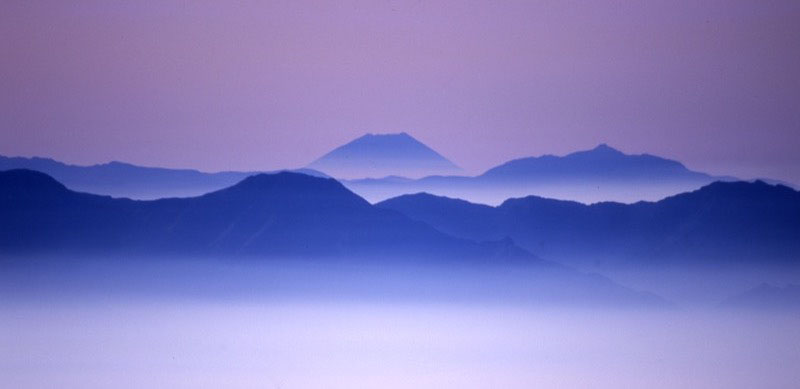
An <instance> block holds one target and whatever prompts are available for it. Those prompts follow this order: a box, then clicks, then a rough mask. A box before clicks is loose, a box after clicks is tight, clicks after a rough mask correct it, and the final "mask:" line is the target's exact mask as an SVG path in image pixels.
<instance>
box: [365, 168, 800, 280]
mask: <svg viewBox="0 0 800 389" xmlns="http://www.w3.org/2000/svg"><path fill="white" fill-rule="evenodd" d="M377 205H378V206H379V207H382V208H387V209H393V210H397V211H400V212H403V213H405V214H406V215H408V216H409V217H412V218H415V219H417V220H421V221H425V222H426V223H429V224H431V225H433V226H434V227H436V228H438V229H440V230H442V231H444V232H447V233H449V234H453V235H456V236H461V237H465V238H469V239H500V238H502V237H506V236H508V237H511V238H512V239H514V241H515V242H517V243H519V244H520V245H521V246H523V247H525V248H527V249H529V250H531V251H532V252H534V253H537V254H539V255H542V256H545V257H547V258H553V259H555V260H559V261H565V262H567V263H573V264H576V263H579V262H581V261H597V262H602V263H604V264H605V265H607V266H615V265H622V264H646V265H647V264H650V265H653V264H664V263H674V262H698V261H701V262H704V263H715V262H725V263H731V262H748V261H749V262H757V261H761V262H765V263H766V262H769V263H791V262H797V261H798V260H800V258H798V253H800V192H797V191H794V190H793V189H791V188H788V187H785V186H782V185H769V184H766V183H764V182H761V181H757V182H754V183H748V182H716V183H713V184H710V185H707V186H704V187H703V188H701V189H699V190H696V191H693V192H689V193H683V194H680V195H676V196H672V197H669V198H666V199H664V200H661V201H658V202H639V203H635V204H620V203H598V204H593V205H585V204H581V203H577V202H570V201H561V200H552V199H545V198H541V197H536V196H529V197H525V198H519V199H509V200H507V201H505V202H504V203H503V204H502V205H500V206H498V207H487V206H483V205H479V204H472V203H468V202H464V201H460V200H454V199H449V198H443V197H437V196H432V195H427V194H418V195H412V196H401V197H398V198H394V199H390V200H387V201H384V202H382V203H379V204H377Z"/></svg>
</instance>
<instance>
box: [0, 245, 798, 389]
mask: <svg viewBox="0 0 800 389" xmlns="http://www.w3.org/2000/svg"><path fill="white" fill-rule="evenodd" d="M0 263H2V272H0V296H2V298H0V387H3V388H5V387H9V388H22V389H25V388H51V387H58V388H81V389H83V388H89V389H91V388H108V387H114V388H142V387H146V388H204V387H207V388H218V387H225V388H281V389H286V388H301V389H306V388H308V389H317V388H332V389H337V388H347V389H357V388H365V389H366V388H369V389H371V388H390V389H391V388H421V389H425V388H435V389H449V388H454V389H456V388H457V389H471V388H475V389H478V388H504V389H506V388H507V389H516V388H520V389H522V388H526V389H527V388H532V387H535V388H694V387H702V388H725V389H730V388H753V387H758V388H785V387H791V386H793V385H794V383H796V382H800V370H798V369H796V366H800V333H798V331H797V328H800V312H797V311H788V310H785V311H777V310H772V311H756V310H747V309H729V310H723V309H711V308H707V309H702V310H701V309H692V310H685V309H681V308H680V307H678V308H677V309H676V307H673V306H663V305H659V304H657V302H658V301H654V300H651V299H647V298H645V299H644V300H639V299H638V295H637V294H636V293H632V292H631V291H630V290H627V289H624V288H621V287H618V286H614V285H613V284H609V283H610V281H608V280H604V279H601V278H596V277H593V276H589V277H588V279H587V278H584V277H583V276H580V277H577V278H575V277H574V276H569V277H562V274H561V273H559V272H557V271H556V272H553V273H548V272H547V271H545V272H544V273H542V271H543V268H540V267H530V268H525V267H503V266H458V265H457V264H455V263H448V264H446V265H442V264H440V265H435V266H434V265H428V264H420V263H410V264H404V265H398V264H389V263H380V262H374V261H373V262H372V263H370V264H367V263H365V262H363V261H348V262H340V263H323V262H315V261H307V262H302V261H299V262H298V261H265V262H249V261H246V260H241V259H240V260H236V261H223V260H185V259H184V260H179V259H173V260H169V259H160V260H156V259H153V258H150V259H147V258H99V259H95V260H86V259H81V258H46V259H41V258H40V259H34V258H14V259H8V258H7V259H6V260H4V261H2V262H0ZM544 269H545V270H546V269H547V268H544ZM537 274H538V275H537ZM570 274H571V273H570ZM565 283H566V284H565ZM566 286H569V288H567V289H564V290H561V292H555V291H556V290H558V287H566ZM582 286H585V287H586V288H585V289H582ZM590 293H605V295H604V296H602V297H601V296H597V297H598V298H596V299H592V298H590V297H593V296H589V294H590ZM654 302H655V303H656V304H651V303H654Z"/></svg>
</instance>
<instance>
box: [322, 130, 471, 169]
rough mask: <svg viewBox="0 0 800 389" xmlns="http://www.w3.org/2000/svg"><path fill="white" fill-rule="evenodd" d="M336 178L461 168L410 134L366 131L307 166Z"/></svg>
mask: <svg viewBox="0 0 800 389" xmlns="http://www.w3.org/2000/svg"><path fill="white" fill-rule="evenodd" d="M308 167H309V168H311V169H316V170H320V171H322V172H325V173H327V174H329V175H331V176H333V177H336V178H340V179H341V178H365V177H372V178H380V177H386V176H405V177H422V176H428V175H433V174H456V173H459V172H460V170H461V169H460V168H459V167H458V166H456V165H455V164H453V163H452V162H450V161H449V160H447V159H446V158H444V157H443V156H441V155H440V154H439V153H437V152H436V151H434V150H432V149H431V148H430V147H428V146H426V145H424V144H423V143H422V142H420V141H418V140H416V139H414V138H413V137H412V136H411V135H408V134H406V133H405V132H401V133H398V134H366V135H364V136H362V137H360V138H357V139H355V140H353V141H351V142H349V143H347V144H345V145H342V146H339V147H337V148H336V149H334V150H333V151H331V152H329V153H327V154H325V155H323V156H322V157H320V158H319V159H317V160H316V161H314V162H312V163H311V164H309V165H308Z"/></svg>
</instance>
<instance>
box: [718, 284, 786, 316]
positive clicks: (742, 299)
mask: <svg viewBox="0 0 800 389" xmlns="http://www.w3.org/2000/svg"><path fill="white" fill-rule="evenodd" d="M720 306H721V307H723V308H746V309H760V310H764V309H767V310H791V311H799V310H800V285H794V284H789V285H786V286H784V287H779V286H774V285H770V284H767V283H762V284H761V285H759V286H756V287H755V288H752V289H749V290H747V291H745V292H743V293H741V294H738V295H735V296H731V297H730V298H728V299H726V300H725V301H723V302H722V303H721V304H720Z"/></svg>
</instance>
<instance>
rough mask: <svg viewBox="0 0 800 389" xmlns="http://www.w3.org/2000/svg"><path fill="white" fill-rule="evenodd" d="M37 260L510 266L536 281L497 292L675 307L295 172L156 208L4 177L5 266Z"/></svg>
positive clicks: (38, 178) (0, 210) (19, 174)
mask: <svg viewBox="0 0 800 389" xmlns="http://www.w3.org/2000/svg"><path fill="white" fill-rule="evenodd" d="M31 255H48V256H53V255H55V256H67V257H69V256H77V257H78V258H84V257H86V258H95V257H97V256H99V257H100V258H109V257H111V258H134V257H144V258H160V257H164V256H168V257H170V258H191V259H196V258H201V257H218V258H231V257H239V258H253V259H256V258H270V259H274V260H278V261H280V260H294V259H311V260H321V259H335V260H334V261H332V262H328V263H337V262H341V261H345V262H361V263H365V261H366V263H368V264H370V266H375V265H380V266H381V268H383V267H384V266H388V267H387V269H391V268H393V266H395V265H397V264H410V263H416V264H420V265H425V266H438V267H441V268H442V269H446V271H447V272H457V271H459V270H460V269H464V268H475V266H477V269H481V268H484V267H486V268H487V269H488V268H507V267H509V266H510V267H512V268H518V269H520V271H524V272H526V273H525V274H530V276H529V277H526V279H525V280H519V282H517V283H515V284H514V285H512V286H503V285H504V283H502V282H499V283H498V285H499V287H500V289H497V290H494V289H493V290H491V291H487V292H491V293H492V294H494V295H498V296H503V295H505V294H507V293H508V294H513V295H515V296H518V297H519V296H523V297H524V298H525V299H531V298H534V299H538V301H541V302H553V301H571V302H602V303H611V304H619V303H623V304H637V305H638V304H645V305H652V304H656V305H663V301H662V300H660V299H659V298H656V297H654V296H652V295H647V294H641V293H637V292H634V291H631V290H629V289H627V288H624V287H621V286H620V285H617V284H615V283H613V282H611V281H610V280H608V279H606V278H603V277H600V276H596V275H586V274H583V273H580V272H577V271H575V270H572V269H570V268H567V267H564V266H560V265H557V264H555V263H552V262H547V261H544V260H541V259H539V258H537V257H535V256H533V255H531V254H530V253H528V252H527V251H525V250H523V249H521V248H519V247H517V246H516V245H514V244H513V242H511V241H509V240H504V241H497V242H482V243H479V242H476V241H472V240H467V239H463V238H456V237H452V236H450V235H447V234H444V233H442V232H440V231H438V230H436V229H434V228H433V227H431V226H429V225H428V224H426V223H423V222H420V221H415V220H413V219H410V218H408V217H406V216H404V215H402V214H401V213H399V212H396V211H392V210H387V209H381V208H378V207H375V206H373V205H370V204H369V203H368V202H366V201H365V200H364V199H362V198H360V197H358V196H356V195H355V194H353V193H352V192H350V191H349V190H347V189H346V188H345V187H344V186H342V185H341V184H339V183H338V182H337V181H335V180H333V179H326V178H318V177H312V176H308V175H304V174H298V173H288V172H284V173H278V174H260V175H255V176H251V177H248V178H246V179H245V180H243V181H242V182H240V183H239V184H236V185H234V186H232V187H229V188H226V189H223V190H220V191H216V192H212V193H209V194H207V195H203V196H199V197H193V198H172V199H163V200H155V201H135V200H129V199H115V198H111V197H107V196H98V195H92V194H85V193H77V192H73V191H70V190H68V189H67V188H66V187H65V186H64V185H62V184H60V183H59V182H57V181H56V180H54V179H53V178H52V177H50V176H47V175H45V174H43V173H39V172H35V171H30V170H11V171H5V172H0V258H9V257H11V258H28V257H30V256H31ZM81 261H83V260H81ZM453 274H455V273H453ZM184 281H185V280H184ZM409 282H413V281H409ZM441 282H443V283H445V284H446V282H447V280H441ZM494 282H498V281H497V280H495V281H494ZM395 283H397V282H395ZM411 286H413V283H412V284H409V287H411ZM395 287H396V288H402V285H399V284H398V285H396V286H395ZM451 289H452V288H451ZM437 290H438V289H437ZM451 292H453V293H455V292H457V290H452V291H451Z"/></svg>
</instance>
